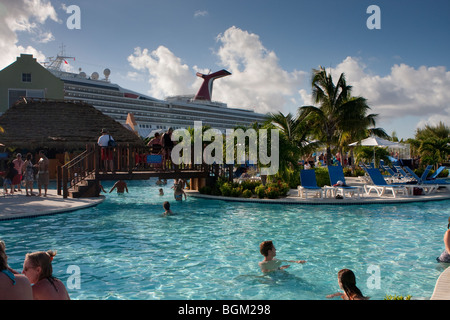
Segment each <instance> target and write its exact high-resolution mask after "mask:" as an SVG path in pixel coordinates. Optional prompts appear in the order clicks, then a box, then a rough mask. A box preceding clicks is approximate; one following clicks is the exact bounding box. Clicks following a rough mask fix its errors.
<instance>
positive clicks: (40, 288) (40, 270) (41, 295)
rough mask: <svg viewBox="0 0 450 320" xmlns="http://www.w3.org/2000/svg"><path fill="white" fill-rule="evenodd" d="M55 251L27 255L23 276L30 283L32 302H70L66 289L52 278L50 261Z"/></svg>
mask: <svg viewBox="0 0 450 320" xmlns="http://www.w3.org/2000/svg"><path fill="white" fill-rule="evenodd" d="M54 256H56V251H51V250H49V251H46V252H44V251H39V252H33V253H28V254H27V255H26V256H25V261H24V263H23V274H25V275H26V276H27V278H28V280H30V282H31V283H32V288H33V298H34V300H70V297H69V294H68V293H67V290H66V287H65V286H64V284H63V283H62V282H61V280H59V279H57V278H55V277H54V276H53V267H52V261H53V257H54Z"/></svg>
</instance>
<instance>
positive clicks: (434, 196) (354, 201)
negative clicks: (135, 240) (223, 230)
mask: <svg viewBox="0 0 450 320" xmlns="http://www.w3.org/2000/svg"><path fill="white" fill-rule="evenodd" d="M345 179H346V183H347V184H348V185H349V186H355V187H361V190H360V191H361V196H360V198H358V197H357V196H354V197H346V198H345V199H335V198H322V199H321V198H314V197H311V196H308V198H307V199H305V198H300V197H299V196H298V191H297V190H296V189H291V190H290V191H289V193H288V195H287V197H285V198H281V199H258V198H240V197H239V198H237V197H234V198H233V197H222V196H212V195H206V194H201V193H199V192H197V191H189V190H185V191H186V194H187V195H188V196H191V197H196V198H204V199H215V200H224V201H235V202H256V203H279V204H290V205H365V204H396V203H411V202H426V201H437V200H450V190H449V189H448V188H445V187H443V188H440V189H438V190H437V191H435V192H433V193H431V194H429V195H419V196H414V195H409V196H405V195H403V194H397V195H396V197H395V198H394V197H393V196H392V193H391V192H386V194H385V195H383V196H381V197H380V196H378V195H377V194H376V192H371V193H370V194H366V193H365V192H364V188H363V187H364V184H365V183H364V182H363V181H361V180H360V179H358V178H353V177H346V178H345Z"/></svg>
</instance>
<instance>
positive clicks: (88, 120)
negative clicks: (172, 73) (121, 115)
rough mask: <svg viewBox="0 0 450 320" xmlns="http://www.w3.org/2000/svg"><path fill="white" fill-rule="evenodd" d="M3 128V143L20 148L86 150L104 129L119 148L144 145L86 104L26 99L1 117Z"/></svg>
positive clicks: (112, 120)
mask: <svg viewBox="0 0 450 320" xmlns="http://www.w3.org/2000/svg"><path fill="white" fill-rule="evenodd" d="M0 127H2V128H3V132H0V142H1V143H3V144H4V145H6V146H8V147H16V148H19V149H38V148H45V149H59V150H63V149H66V150H76V149H84V148H85V147H86V144H88V143H96V142H97V139H98V137H99V136H100V135H101V133H100V132H101V130H102V128H106V129H107V130H108V132H109V133H110V134H111V136H112V137H113V138H114V140H116V142H117V143H118V145H119V146H120V145H127V144H129V145H130V146H144V143H143V141H142V139H141V138H139V137H138V136H137V135H136V134H135V133H134V132H132V131H130V130H128V129H127V128H125V127H124V126H123V125H122V124H120V123H118V122H117V121H115V120H114V119H112V118H110V117H109V116H107V115H104V114H103V113H101V112H100V111H99V110H97V109H95V108H94V107H93V106H92V105H89V104H86V103H82V102H69V101H50V100H28V99H26V100H25V99H23V100H22V101H20V102H18V103H16V104H15V105H14V106H12V107H11V108H9V109H8V110H7V111H6V112H5V113H4V114H3V115H2V116H0Z"/></svg>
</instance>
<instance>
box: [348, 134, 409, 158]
mask: <svg viewBox="0 0 450 320" xmlns="http://www.w3.org/2000/svg"><path fill="white" fill-rule="evenodd" d="M348 146H349V147H356V146H368V147H370V146H372V147H398V148H401V147H402V145H401V144H400V143H397V142H392V141H389V140H386V139H382V138H380V137H375V136H371V137H369V138H366V139H364V140H361V141H357V142H353V143H351V144H349V145H348ZM373 163H374V164H375V148H373Z"/></svg>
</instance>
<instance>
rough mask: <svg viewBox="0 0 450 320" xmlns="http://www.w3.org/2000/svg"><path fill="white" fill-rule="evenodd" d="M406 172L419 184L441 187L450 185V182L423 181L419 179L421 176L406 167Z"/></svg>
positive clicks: (438, 180)
mask: <svg viewBox="0 0 450 320" xmlns="http://www.w3.org/2000/svg"><path fill="white" fill-rule="evenodd" d="M405 170H406V171H408V173H409V174H410V175H411V176H412V177H413V178H414V179H415V180H416V181H417V183H418V184H439V185H442V184H444V185H446V184H449V182H447V181H445V180H443V179H435V180H422V178H419V176H418V175H417V174H416V173H415V172H414V171H413V170H412V169H411V168H409V167H405ZM422 176H423V175H422Z"/></svg>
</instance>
